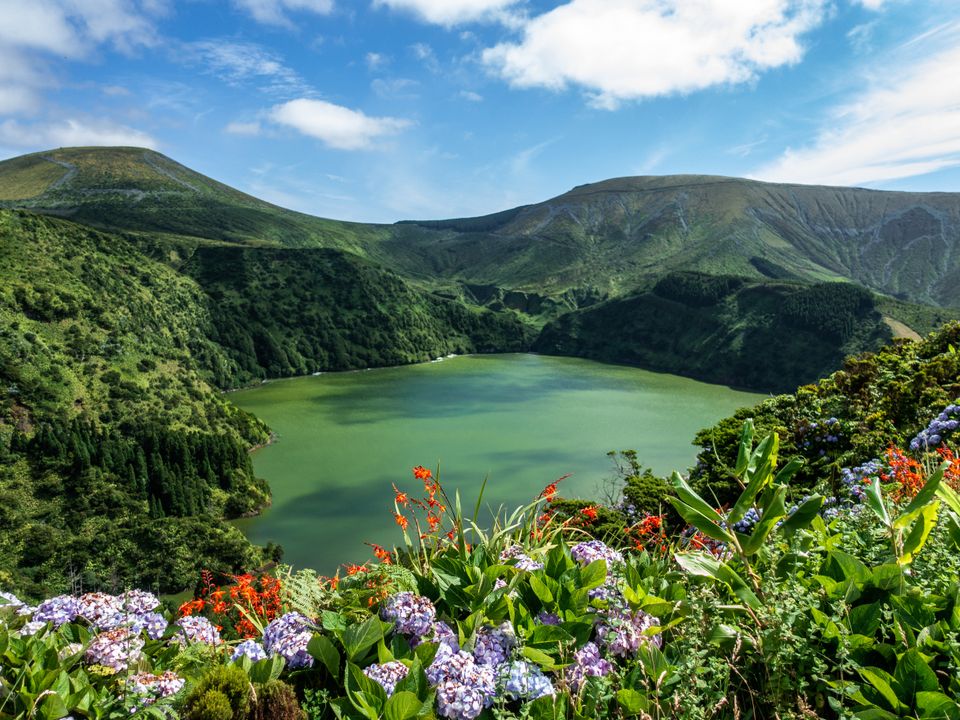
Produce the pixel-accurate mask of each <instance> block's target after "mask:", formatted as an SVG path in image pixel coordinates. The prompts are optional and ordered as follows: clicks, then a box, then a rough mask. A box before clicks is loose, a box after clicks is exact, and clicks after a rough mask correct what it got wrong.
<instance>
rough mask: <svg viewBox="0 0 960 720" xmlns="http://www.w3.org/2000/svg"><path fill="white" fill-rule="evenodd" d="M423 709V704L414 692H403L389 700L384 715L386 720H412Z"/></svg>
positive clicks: (395, 694) (396, 693)
mask: <svg viewBox="0 0 960 720" xmlns="http://www.w3.org/2000/svg"><path fill="white" fill-rule="evenodd" d="M422 708H423V702H422V701H421V700H420V699H419V698H418V697H417V696H416V695H414V694H413V693H412V692H408V691H406V690H401V691H398V692H395V693H394V694H393V696H392V697H391V698H390V699H389V700H387V704H386V707H384V710H383V714H384V717H385V718H386V720H410V718H415V717H416V716H417V715H418V714H419V713H420V710H421V709H422Z"/></svg>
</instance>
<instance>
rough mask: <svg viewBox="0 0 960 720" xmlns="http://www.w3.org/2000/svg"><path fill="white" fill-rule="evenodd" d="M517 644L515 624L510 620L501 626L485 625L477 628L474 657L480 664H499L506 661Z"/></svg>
mask: <svg viewBox="0 0 960 720" xmlns="http://www.w3.org/2000/svg"><path fill="white" fill-rule="evenodd" d="M516 644H517V638H516V635H515V634H514V632H513V626H512V625H511V624H510V623H509V622H505V623H502V624H501V625H500V626H499V627H491V626H489V625H484V626H483V627H481V628H480V629H479V630H477V637H476V641H475V642H474V646H473V657H474V659H475V660H476V661H477V662H478V663H479V664H480V665H490V666H497V665H500V664H501V663H503V662H505V661H506V659H507V657H508V655H509V654H510V650H511V649H512V648H513V646H514V645H516Z"/></svg>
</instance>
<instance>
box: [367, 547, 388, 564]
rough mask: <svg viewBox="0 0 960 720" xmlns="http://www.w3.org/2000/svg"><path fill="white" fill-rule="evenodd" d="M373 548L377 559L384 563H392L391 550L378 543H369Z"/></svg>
mask: <svg viewBox="0 0 960 720" xmlns="http://www.w3.org/2000/svg"><path fill="white" fill-rule="evenodd" d="M367 545H369V546H370V547H371V548H373V554H374V556H376V558H377V560H379V561H380V562H382V563H386V564H387V565H389V564H390V551H389V550H386V549H384V548H382V547H381V546H380V545H377V544H376V543H367Z"/></svg>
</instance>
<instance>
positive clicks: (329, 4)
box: [233, 0, 333, 29]
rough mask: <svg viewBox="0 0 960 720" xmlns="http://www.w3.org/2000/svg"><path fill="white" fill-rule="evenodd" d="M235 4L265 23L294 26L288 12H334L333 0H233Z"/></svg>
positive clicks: (323, 13) (325, 13) (324, 13)
mask: <svg viewBox="0 0 960 720" xmlns="http://www.w3.org/2000/svg"><path fill="white" fill-rule="evenodd" d="M233 4H234V5H236V6H237V7H238V8H240V9H241V10H244V11H245V12H247V13H249V14H250V16H251V17H252V18H253V19H254V20H256V21H257V22H259V23H263V24H264V25H278V26H280V27H286V28H291V29H292V28H293V27H294V24H293V22H292V21H291V20H290V18H289V16H288V13H289V12H291V11H293V12H298V11H299V12H312V13H316V14H317V15H327V14H329V13H331V12H333V0H233Z"/></svg>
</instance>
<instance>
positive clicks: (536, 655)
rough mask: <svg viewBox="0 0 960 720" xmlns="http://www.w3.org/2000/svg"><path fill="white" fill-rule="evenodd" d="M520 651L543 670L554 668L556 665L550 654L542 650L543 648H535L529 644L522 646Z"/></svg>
mask: <svg viewBox="0 0 960 720" xmlns="http://www.w3.org/2000/svg"><path fill="white" fill-rule="evenodd" d="M520 653H521V654H522V655H523V656H524V657H525V658H526V659H527V660H530V661H532V662H535V663H536V664H537V665H539V666H540V667H542V668H543V669H544V670H554V669H556V667H557V662H556V660H554V659H553V658H552V657H551V656H550V655H548V654H547V653H545V652H543V650H537V649H536V648H534V647H530V646H529V645H528V646H526V647H525V648H523V649H522V650H521V651H520Z"/></svg>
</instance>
